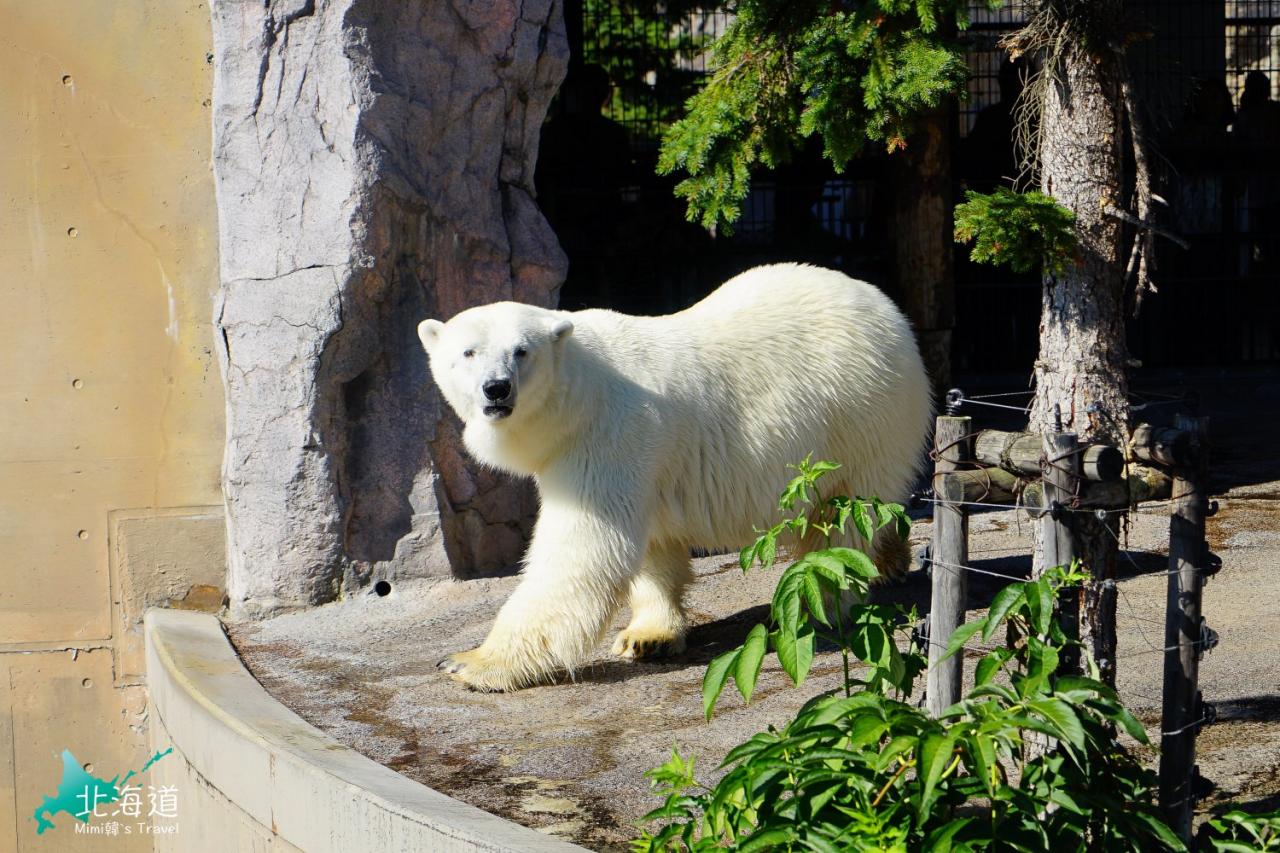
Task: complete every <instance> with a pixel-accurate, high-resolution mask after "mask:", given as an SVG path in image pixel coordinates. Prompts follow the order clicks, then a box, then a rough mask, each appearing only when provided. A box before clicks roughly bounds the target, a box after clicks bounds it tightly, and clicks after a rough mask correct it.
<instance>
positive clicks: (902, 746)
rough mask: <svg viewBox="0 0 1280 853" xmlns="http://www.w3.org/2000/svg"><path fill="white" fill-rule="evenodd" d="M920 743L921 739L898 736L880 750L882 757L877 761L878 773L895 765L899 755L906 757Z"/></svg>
mask: <svg viewBox="0 0 1280 853" xmlns="http://www.w3.org/2000/svg"><path fill="white" fill-rule="evenodd" d="M919 742H920V738H918V737H912V736H911V735H898V736H897V737H895V738H894V739H893V740H891V741H889V742H888V743H887V744H885V745H884V747H883V748H882V749H881V750H880V757H879V758H877V759H876V765H875V768H876V772H877V773H881V772H883V771H884V769H885V768H886V767H888V766H889V765H890V764H892V763H893V761H894V759H896V758H897V757H898V756H899V755H904V754H906V753H908V752H910V751H911V750H913V749H915V747H916V744H917V743H919Z"/></svg>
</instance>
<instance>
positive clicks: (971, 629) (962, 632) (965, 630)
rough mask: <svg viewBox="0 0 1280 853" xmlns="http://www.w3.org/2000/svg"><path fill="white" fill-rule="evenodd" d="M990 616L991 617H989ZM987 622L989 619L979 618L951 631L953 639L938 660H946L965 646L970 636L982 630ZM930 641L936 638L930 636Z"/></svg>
mask: <svg viewBox="0 0 1280 853" xmlns="http://www.w3.org/2000/svg"><path fill="white" fill-rule="evenodd" d="M988 618H989V617H988ZM986 624H987V619H985V618H984V619H979V620H978V621H977V622H966V623H965V624H963V625H961V626H960V627H959V628H956V629H955V630H954V631H952V632H951V639H950V640H949V641H948V642H947V650H946V651H945V652H943V653H942V657H940V658H939V659H938V660H946V659H947V658H949V657H951V656H952V655H954V654H955V653H956V652H958V651H960V649H962V648H963V647H964V644H965V643H967V642H969V638H970V637H972V636H973V635H974V634H976V633H978V632H979V631H981V630H982V629H983V628H984V627H985V626H986ZM929 641H930V642H935V640H934V639H933V638H932V637H930V640H929Z"/></svg>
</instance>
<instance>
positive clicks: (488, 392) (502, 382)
mask: <svg viewBox="0 0 1280 853" xmlns="http://www.w3.org/2000/svg"><path fill="white" fill-rule="evenodd" d="M481 390H483V391H484V395H485V396H486V397H488V398H489V399H490V400H491V401H493V402H495V403H497V402H498V401H500V400H505V399H507V398H508V397H510V396H511V383H510V382H509V381H507V380H506V379H490V380H489V381H488V382H486V383H484V385H483V386H481Z"/></svg>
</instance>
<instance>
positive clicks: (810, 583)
mask: <svg viewBox="0 0 1280 853" xmlns="http://www.w3.org/2000/svg"><path fill="white" fill-rule="evenodd" d="M800 590H801V592H803V593H804V603H805V606H807V607H808V608H809V613H810V614H812V615H813V618H814V619H817V620H818V621H819V622H821V623H822V624H823V625H830V624H831V622H830V621H828V619H827V609H826V607H825V606H824V605H823V602H822V586H821V585H820V584H819V583H818V580H817V579H816V578H815V577H814V576H813V575H812V574H810V573H808V572H805V575H804V580H803V581H802V582H801V584H800ZM836 594H837V595H839V593H836Z"/></svg>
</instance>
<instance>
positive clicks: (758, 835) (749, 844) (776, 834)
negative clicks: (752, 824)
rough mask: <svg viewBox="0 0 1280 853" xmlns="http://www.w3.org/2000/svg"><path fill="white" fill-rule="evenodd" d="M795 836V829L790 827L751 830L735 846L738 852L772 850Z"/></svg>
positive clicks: (748, 852) (752, 852) (747, 852)
mask: <svg viewBox="0 0 1280 853" xmlns="http://www.w3.org/2000/svg"><path fill="white" fill-rule="evenodd" d="M795 838H796V831H795V830H794V829H792V828H791V827H789V826H788V827H782V828H779V829H766V830H764V831H763V832H753V833H752V834H751V835H750V837H748V838H747V840H746V841H745V842H744V843H743V844H742V845H740V846H739V847H737V850H738V853H755V851H757V850H773V849H775V848H778V847H780V846H781V845H783V844H785V843H786V842H788V841H793V840H795Z"/></svg>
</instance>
